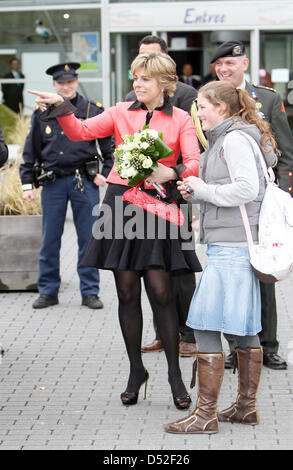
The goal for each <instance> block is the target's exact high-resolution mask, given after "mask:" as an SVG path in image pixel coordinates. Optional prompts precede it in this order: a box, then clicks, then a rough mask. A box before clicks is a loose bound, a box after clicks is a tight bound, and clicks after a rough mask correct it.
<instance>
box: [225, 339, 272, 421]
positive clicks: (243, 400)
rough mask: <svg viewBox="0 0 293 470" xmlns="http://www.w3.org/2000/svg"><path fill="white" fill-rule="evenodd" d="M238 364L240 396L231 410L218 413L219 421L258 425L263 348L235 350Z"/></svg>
mask: <svg viewBox="0 0 293 470" xmlns="http://www.w3.org/2000/svg"><path fill="white" fill-rule="evenodd" d="M235 351H236V354H237V362H238V395H237V400H236V402H235V403H233V404H232V405H231V406H230V408H227V409H225V410H223V411H221V412H219V413H218V418H219V421H225V422H227V421H229V422H230V423H242V424H251V425H254V424H258V423H259V416H258V412H257V410H256V393H257V389H258V385H259V380H260V374H261V369H262V357H263V354H262V348H246V349H240V348H236V349H235Z"/></svg>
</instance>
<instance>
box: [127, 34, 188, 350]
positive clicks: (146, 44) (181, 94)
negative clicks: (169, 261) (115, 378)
mask: <svg viewBox="0 0 293 470" xmlns="http://www.w3.org/2000/svg"><path fill="white" fill-rule="evenodd" d="M147 52H163V53H165V54H167V52H168V51H167V44H166V42H165V41H164V39H162V38H159V37H158V36H152V35H147V36H145V37H144V38H142V39H141V41H140V42H139V54H144V53H147ZM196 97H197V91H196V90H195V88H193V87H192V86H190V85H186V84H185V83H182V82H177V84H176V90H175V93H174V95H173V96H172V97H171V98H170V101H171V103H172V105H173V106H176V107H177V108H180V109H183V110H184V111H186V112H188V113H189V112H190V108H191V105H192V102H193V101H194V100H195V98H196ZM135 100H136V95H135V93H134V91H133V90H132V91H130V92H129V93H128V94H127V95H126V96H125V98H124V101H135ZM178 163H180V161H179V162H178ZM172 287H173V292H174V301H175V302H176V308H177V313H178V323H179V333H180V339H181V341H180V344H179V354H180V356H181V357H190V356H194V355H195V354H196V346H195V339H194V334H193V330H192V329H191V328H189V326H187V325H185V322H186V320H187V314H188V310H189V305H190V302H191V299H192V296H193V292H194V290H195V276H194V273H191V274H185V275H183V276H176V277H174V278H173V280H172ZM147 294H148V298H149V301H150V304H151V305H152V298H151V293H150V292H148V291H147ZM154 329H155V333H156V337H155V339H154V340H153V341H152V342H151V343H150V344H147V345H144V346H142V348H141V351H142V352H143V353H149V352H158V351H162V350H163V343H162V341H161V339H160V337H159V333H158V330H157V326H156V323H155V321H154Z"/></svg>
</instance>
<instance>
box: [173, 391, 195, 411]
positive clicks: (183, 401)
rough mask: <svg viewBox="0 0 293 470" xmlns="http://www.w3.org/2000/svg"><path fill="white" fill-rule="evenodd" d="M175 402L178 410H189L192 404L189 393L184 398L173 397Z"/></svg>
mask: <svg viewBox="0 0 293 470" xmlns="http://www.w3.org/2000/svg"><path fill="white" fill-rule="evenodd" d="M173 401H174V405H175V406H176V408H177V409H178V410H187V409H188V408H189V407H190V404H191V398H190V395H188V393H187V394H186V395H184V396H183V397H174V395H173Z"/></svg>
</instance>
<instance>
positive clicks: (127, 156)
mask: <svg viewBox="0 0 293 470" xmlns="http://www.w3.org/2000/svg"><path fill="white" fill-rule="evenodd" d="M131 159H132V154H131V153H130V152H125V153H123V154H122V156H121V160H122V161H123V162H130V160H131Z"/></svg>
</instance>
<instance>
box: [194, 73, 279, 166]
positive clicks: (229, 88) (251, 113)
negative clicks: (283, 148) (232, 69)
mask: <svg viewBox="0 0 293 470" xmlns="http://www.w3.org/2000/svg"><path fill="white" fill-rule="evenodd" d="M198 92H199V93H201V94H203V96H205V98H207V99H208V100H209V101H210V103H212V104H213V105H214V106H220V104H221V103H225V104H226V105H227V114H228V116H229V117H232V118H236V117H237V116H239V117H240V118H241V119H242V121H243V122H245V123H246V124H254V125H255V126H257V127H258V128H259V130H260V132H261V139H260V146H261V149H262V151H263V152H264V153H268V152H269V150H267V149H266V145H267V144H268V143H270V144H271V146H272V147H273V149H274V151H275V153H276V156H278V155H280V152H279V150H278V148H277V145H276V141H275V139H274V136H273V134H272V130H271V126H270V124H269V123H268V122H267V121H265V120H264V119H262V117H261V116H260V114H259V113H258V111H257V109H256V105H255V101H254V100H253V99H252V98H251V96H250V95H249V94H248V93H247V91H246V90H244V89H242V88H235V87H234V86H233V85H232V84H231V83H227V82H222V81H215V82H209V83H207V84H206V85H204V86H202V87H201V88H200V89H199V91H198ZM276 163H277V162H276Z"/></svg>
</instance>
